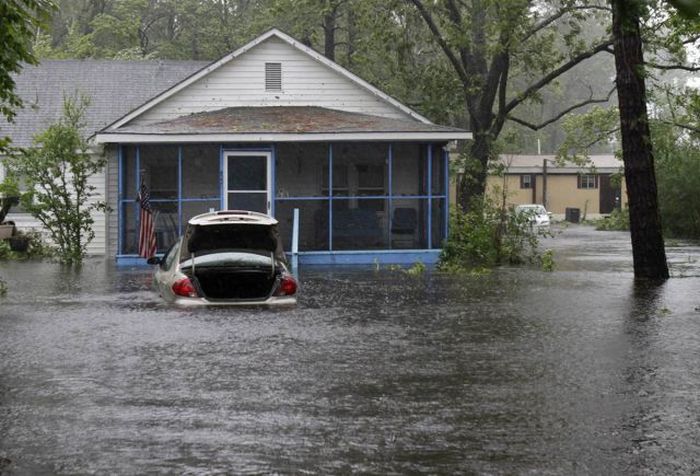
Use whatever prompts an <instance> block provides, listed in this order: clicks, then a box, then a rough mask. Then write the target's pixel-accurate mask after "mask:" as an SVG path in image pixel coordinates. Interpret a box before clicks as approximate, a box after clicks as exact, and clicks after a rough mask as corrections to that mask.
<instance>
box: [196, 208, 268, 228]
mask: <svg viewBox="0 0 700 476" xmlns="http://www.w3.org/2000/svg"><path fill="white" fill-rule="evenodd" d="M277 223H278V222H277V220H275V219H274V218H272V217H271V216H269V215H265V214H264V213H258V212H252V211H249V210H220V211H218V212H209V213H203V214H201V215H197V216H195V217H192V218H190V221H189V222H188V224H190V225H198V226H206V225H226V224H232V225H234V224H239V225H240V224H246V225H267V226H270V225H277Z"/></svg>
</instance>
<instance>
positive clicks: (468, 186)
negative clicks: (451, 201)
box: [457, 130, 492, 211]
mask: <svg viewBox="0 0 700 476" xmlns="http://www.w3.org/2000/svg"><path fill="white" fill-rule="evenodd" d="M473 134H474V141H473V142H472V144H471V147H470V149H469V157H470V159H471V160H472V163H467V164H466V165H465V173H464V176H463V178H462V179H461V180H460V181H459V190H457V197H458V201H459V206H460V208H461V209H462V210H465V211H466V210H469V209H470V207H471V203H472V201H473V200H474V198H476V197H478V196H483V195H484V192H485V191H486V175H487V172H488V162H489V157H490V156H491V147H492V140H491V134H490V133H489V132H485V131H481V130H474V131H473Z"/></svg>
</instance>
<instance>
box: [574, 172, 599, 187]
mask: <svg viewBox="0 0 700 476" xmlns="http://www.w3.org/2000/svg"><path fill="white" fill-rule="evenodd" d="M578 188H587V189H588V188H598V176H597V175H594V174H581V175H579V176H578Z"/></svg>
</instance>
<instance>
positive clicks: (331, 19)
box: [323, 8, 337, 61]
mask: <svg viewBox="0 0 700 476" xmlns="http://www.w3.org/2000/svg"><path fill="white" fill-rule="evenodd" d="M336 15H337V10H336V9H335V8H334V9H331V10H330V11H329V12H328V13H326V14H325V15H324V16H323V55H324V56H325V57H326V58H328V59H329V60H331V61H335V27H336V25H335V23H336V19H337V18H336Z"/></svg>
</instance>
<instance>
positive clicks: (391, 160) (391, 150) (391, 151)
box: [387, 144, 394, 249]
mask: <svg viewBox="0 0 700 476" xmlns="http://www.w3.org/2000/svg"><path fill="white" fill-rule="evenodd" d="M388 155H389V157H388V160H387V161H388V164H387V167H389V174H388V175H389V199H388V200H387V202H388V205H389V210H388V211H387V214H388V215H389V218H388V219H387V223H388V225H389V230H388V232H389V249H391V248H392V243H391V226H392V221H393V219H394V217H393V213H392V212H393V211H394V209H393V207H392V204H393V196H394V183H393V176H392V174H393V173H394V165H393V164H394V144H389V152H388Z"/></svg>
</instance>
